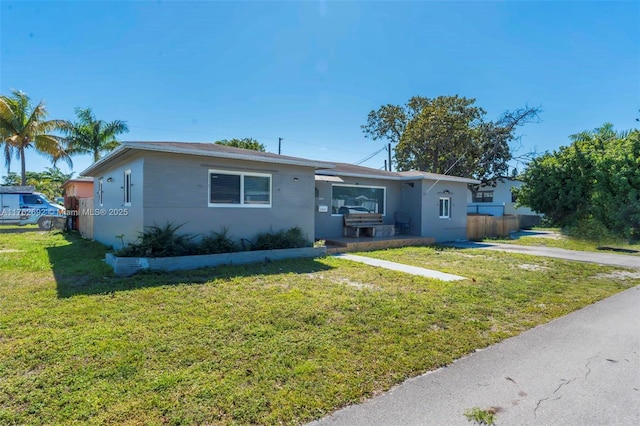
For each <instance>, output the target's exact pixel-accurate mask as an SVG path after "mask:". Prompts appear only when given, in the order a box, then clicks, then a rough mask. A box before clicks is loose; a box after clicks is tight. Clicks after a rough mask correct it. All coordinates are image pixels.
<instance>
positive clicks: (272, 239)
mask: <svg viewBox="0 0 640 426" xmlns="http://www.w3.org/2000/svg"><path fill="white" fill-rule="evenodd" d="M310 246H311V243H309V241H308V240H307V237H306V236H305V235H304V232H303V231H302V229H300V228H299V227H297V226H294V227H293V228H290V229H288V230H286V231H285V230H280V231H277V232H273V231H271V232H261V233H259V234H258V235H257V236H256V242H255V243H254V244H253V246H252V247H251V249H252V250H276V249H287V248H298V247H310Z"/></svg>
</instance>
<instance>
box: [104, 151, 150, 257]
mask: <svg viewBox="0 0 640 426" xmlns="http://www.w3.org/2000/svg"><path fill="white" fill-rule="evenodd" d="M143 169H144V160H143V159H142V158H141V157H134V158H132V159H131V160H130V161H127V162H126V163H123V164H121V165H119V166H118V167H115V168H112V169H110V170H108V171H106V172H105V173H103V175H102V176H101V177H102V179H103V184H102V188H103V192H102V201H103V202H102V205H100V202H99V200H100V194H99V193H98V191H99V190H100V186H99V184H98V181H99V180H100V177H95V178H94V185H93V192H94V194H93V201H94V211H95V213H96V214H95V215H94V217H93V239H94V240H96V241H99V242H101V243H102V244H105V245H107V246H114V247H115V248H121V246H122V241H120V239H119V238H117V237H116V236H117V235H124V240H125V243H128V242H133V241H135V240H136V238H137V237H138V232H140V231H141V230H142V224H143V218H142V205H143V196H144V191H143V185H142V183H143ZM127 170H131V205H130V206H129V205H125V203H124V172H125V171H127ZM109 179H111V182H109Z"/></svg>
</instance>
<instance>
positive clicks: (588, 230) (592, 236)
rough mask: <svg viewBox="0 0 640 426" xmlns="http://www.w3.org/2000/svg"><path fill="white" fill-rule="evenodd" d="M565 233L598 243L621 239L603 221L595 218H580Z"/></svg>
mask: <svg viewBox="0 0 640 426" xmlns="http://www.w3.org/2000/svg"><path fill="white" fill-rule="evenodd" d="M565 233H566V234H567V235H569V236H570V237H573V238H577V239H579V240H587V241H594V242H597V243H603V242H611V241H615V240H619V239H620V237H619V236H616V235H614V234H613V233H612V232H611V231H610V230H609V229H607V227H606V226H605V225H604V224H603V223H602V222H600V221H599V220H596V219H593V218H589V219H582V220H579V221H578V222H577V223H576V224H575V225H572V226H568V227H566V228H565Z"/></svg>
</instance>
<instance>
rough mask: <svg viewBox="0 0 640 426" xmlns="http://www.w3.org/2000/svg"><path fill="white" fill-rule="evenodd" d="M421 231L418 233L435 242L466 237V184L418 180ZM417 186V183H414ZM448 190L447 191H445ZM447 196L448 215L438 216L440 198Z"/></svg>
mask: <svg viewBox="0 0 640 426" xmlns="http://www.w3.org/2000/svg"><path fill="white" fill-rule="evenodd" d="M420 184H421V185H420V187H421V193H422V194H421V195H422V204H421V209H422V210H421V214H420V216H419V217H420V218H421V221H420V222H421V231H420V235H422V236H429V237H433V238H435V240H436V242H443V241H454V240H465V239H466V238H467V192H468V190H467V184H466V183H462V182H442V181H440V182H436V183H434V181H432V180H423V181H421V182H420ZM416 186H418V185H416ZM447 191H448V192H447ZM441 197H443V198H449V199H450V200H451V201H450V210H451V212H450V217H449V218H447V219H442V218H440V217H439V216H440V215H439V207H440V198H441Z"/></svg>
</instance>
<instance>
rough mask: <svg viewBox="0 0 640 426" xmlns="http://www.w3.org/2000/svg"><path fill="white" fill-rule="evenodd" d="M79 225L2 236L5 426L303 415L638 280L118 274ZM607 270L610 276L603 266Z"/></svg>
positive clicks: (459, 257)
mask: <svg viewBox="0 0 640 426" xmlns="http://www.w3.org/2000/svg"><path fill="white" fill-rule="evenodd" d="M104 252H105V250H104V248H103V247H102V246H101V245H99V244H95V243H92V242H89V241H85V240H82V239H80V238H78V237H75V236H73V235H65V234H62V233H57V232H54V233H46V232H38V231H32V232H16V233H11V232H5V233H0V305H1V307H2V309H1V310H0V348H1V349H2V350H0V424H71V423H80V424H211V423H214V424H299V423H302V422H306V421H309V420H312V419H314V418H319V417H322V416H324V415H326V414H328V413H330V412H332V411H333V410H335V409H337V408H339V407H341V406H344V405H346V404H349V403H354V402H358V401H362V400H363V399H364V398H367V397H370V396H373V395H376V394H379V393H380V392H382V391H384V390H386V389H389V388H390V387H391V386H393V385H394V384H397V383H399V382H401V381H403V380H404V379H406V378H408V377H412V376H415V375H418V374H420V373H423V372H425V371H428V370H432V369H435V368H437V367H440V366H443V365H447V364H449V363H451V362H452V361H453V360H454V359H456V358H459V357H460V356H463V355H465V354H467V353H470V352H472V351H473V350H475V349H477V348H482V347H486V346H487V345H490V344H492V343H494V342H497V341H499V340H502V339H504V338H506V337H508V336H512V335H515V334H518V333H520V332H521V331H523V330H526V329H528V328H530V327H533V326H535V325H537V324H540V323H544V322H547V321H549V320H551V319H552V318H555V317H557V316H560V315H563V314H566V313H568V312H570V311H573V310H575V309H578V308H580V307H583V306H585V305H588V304H590V303H593V302H594V301H596V300H600V299H602V298H604V297H607V296H609V295H611V294H614V293H616V292H618V291H621V290H624V289H626V288H629V287H631V286H634V285H638V284H640V280H639V279H631V278H629V277H628V276H627V277H626V279H625V276H624V275H616V274H611V272H612V271H614V268H608V267H599V266H596V265H589V264H580V266H579V267H576V265H575V264H573V263H570V262H563V261H558V260H551V259H542V258H532V257H527V256H520V255H513V254H506V253H498V252H491V253H489V252H480V251H474V250H471V251H466V250H440V249H437V250H436V249H433V248H428V247H421V248H404V249H394V250H387V251H379V252H374V253H369V254H368V255H371V256H376V257H381V258H386V259H391V260H396V261H402V262H405V263H409V264H415V265H418V266H426V267H432V268H434V269H439V270H442V271H445V272H451V273H455V274H459V275H463V276H466V277H469V279H468V280H465V281H460V282H455V283H445V282H440V281H435V280H430V279H426V278H422V277H415V276H410V275H406V274H402V273H399V272H394V271H387V270H382V269H378V268H372V267H367V266H364V265H361V264H357V263H353V262H349V261H346V260H341V259H337V258H324V259H318V260H292V261H282V262H272V263H267V264H259V265H252V266H242V267H222V268H216V269H202V270H197V271H190V272H180V273H171V274H152V273H146V274H139V275H136V276H133V277H130V278H118V277H115V276H114V275H113V274H112V273H111V271H110V270H109V268H108V267H107V266H106V265H105V264H104V262H103V261H102V260H101V259H102V258H103V256H104ZM607 274H609V275H607Z"/></svg>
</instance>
